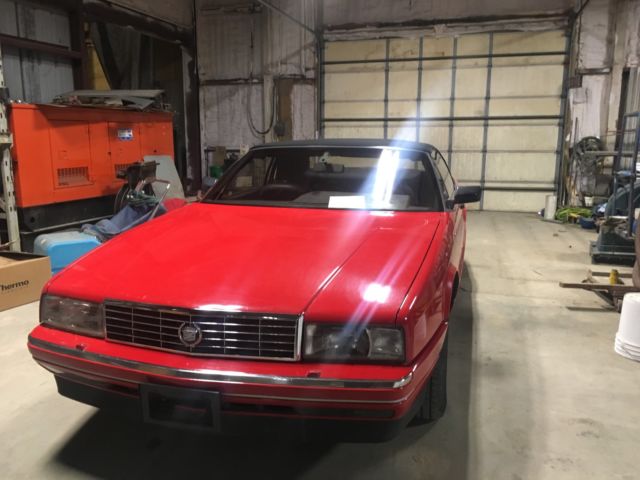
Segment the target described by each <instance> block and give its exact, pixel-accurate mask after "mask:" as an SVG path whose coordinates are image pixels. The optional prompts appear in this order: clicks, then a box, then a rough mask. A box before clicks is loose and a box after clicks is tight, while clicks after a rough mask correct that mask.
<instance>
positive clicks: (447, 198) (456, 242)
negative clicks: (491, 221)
mask: <svg viewBox="0 0 640 480" xmlns="http://www.w3.org/2000/svg"><path fill="white" fill-rule="evenodd" d="M431 156H432V161H433V165H434V167H435V174H436V178H437V179H438V183H439V184H440V188H441V190H442V195H443V199H444V209H445V212H446V213H447V226H446V228H447V230H446V233H445V235H446V244H447V245H448V246H449V272H448V278H447V284H448V285H447V286H448V287H449V289H448V290H449V292H451V289H452V288H453V281H454V279H455V276H456V274H458V275H461V274H462V268H463V265H462V264H463V261H464V245H465V236H466V230H465V222H466V216H467V212H466V207H465V206H464V205H453V204H452V200H453V197H454V195H455V191H456V188H457V184H456V181H455V180H454V179H453V176H452V175H451V171H450V170H449V165H447V162H446V160H445V159H444V157H443V156H442V154H441V153H440V152H439V151H438V150H437V149H434V150H433V152H432V154H431Z"/></svg>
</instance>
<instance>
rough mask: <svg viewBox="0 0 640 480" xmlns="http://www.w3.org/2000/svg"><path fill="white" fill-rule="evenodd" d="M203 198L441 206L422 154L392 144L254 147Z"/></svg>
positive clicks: (360, 206)
mask: <svg viewBox="0 0 640 480" xmlns="http://www.w3.org/2000/svg"><path fill="white" fill-rule="evenodd" d="M205 201H206V202H215V203H239V204H248V205H276V206H290V207H300V208H338V209H368V210H440V209H441V205H442V200H441V196H440V191H439V189H438V187H437V184H436V182H435V177H434V173H433V170H432V167H431V164H430V162H429V159H428V158H427V155H426V153H424V152H420V151H415V150H405V149H398V148H393V147H389V148H354V147H283V148H275V147H274V148H258V149H255V150H252V151H250V152H249V153H248V154H247V155H246V156H245V157H243V158H242V159H240V160H239V161H238V162H237V163H236V164H234V165H233V166H232V167H230V169H229V170H228V171H227V172H226V173H225V175H223V177H222V178H221V180H220V182H218V184H216V186H215V187H214V188H213V189H212V190H211V191H210V192H209V194H208V195H207V196H206V198H205Z"/></svg>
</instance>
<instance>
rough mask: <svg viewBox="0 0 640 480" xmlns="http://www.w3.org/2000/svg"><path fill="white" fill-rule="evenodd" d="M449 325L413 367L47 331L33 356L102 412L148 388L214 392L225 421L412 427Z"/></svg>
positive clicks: (38, 333) (65, 390)
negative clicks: (160, 347) (183, 348)
mask: <svg viewBox="0 0 640 480" xmlns="http://www.w3.org/2000/svg"><path fill="white" fill-rule="evenodd" d="M446 329H447V325H446V324H443V325H442V326H441V328H440V329H439V330H438V332H437V334H436V335H435V336H434V338H433V339H432V340H431V342H430V343H429V344H428V345H427V346H426V348H425V349H424V350H423V352H422V353H421V354H420V355H419V357H418V358H417V359H416V360H415V361H414V362H413V363H412V364H411V365H402V366H381V365H348V364H329V363H326V364H320V363H304V362H295V363H284V362H264V361H263V362H260V361H243V360H234V359H229V358H211V357H209V358H202V357H185V356H182V355H179V354H174V353H167V352H161V351H154V350H149V349H145V348H141V347H135V346H129V345H122V344H116V343H112V342H107V341H105V340H103V339H97V338H91V337H86V336H82V335H76V334H73V333H69V332H64V331H60V330H55V329H52V328H49V327H45V326H41V325H40V326H38V327H36V328H35V329H34V330H33V331H32V332H31V334H30V335H29V342H28V346H29V350H30V352H31V354H32V355H33V358H34V359H35V360H36V362H38V363H39V364H40V365H41V366H43V367H44V368H46V369H47V370H49V371H50V372H52V373H53V374H54V375H55V376H56V381H57V384H58V389H59V391H60V393H61V394H62V395H65V396H67V397H70V398H74V399H76V400H79V401H82V402H84V403H88V404H91V405H94V406H97V407H103V406H108V404H114V403H116V404H118V403H122V402H123V401H126V402H127V403H128V404H129V405H132V404H138V405H140V403H141V399H142V397H141V391H142V390H143V388H144V386H146V385H164V386H166V387H167V388H171V387H178V388H179V389H184V391H185V394H188V392H196V391H199V392H216V393H215V394H216V395H217V396H218V398H219V406H220V413H221V414H222V416H225V417H226V416H278V417H295V418H303V419H335V420H357V421H359V422H362V421H371V422H382V423H389V424H394V425H395V424H398V423H400V424H402V425H404V424H405V423H407V422H408V421H409V420H410V419H411V417H412V416H413V413H414V412H415V408H416V407H417V406H419V404H420V400H421V399H422V398H423V395H424V388H423V387H424V384H425V382H426V380H427V378H428V377H429V375H430V374H431V371H432V369H433V367H434V365H435V363H436V361H437V359H438V355H439V353H440V349H441V348H442V343H443V341H444V337H445V333H446Z"/></svg>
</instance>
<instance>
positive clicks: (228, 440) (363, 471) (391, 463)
mask: <svg viewBox="0 0 640 480" xmlns="http://www.w3.org/2000/svg"><path fill="white" fill-rule="evenodd" d="M472 289H473V282H472V276H471V272H470V270H469V268H468V266H467V267H466V271H465V275H464V278H463V280H462V282H461V289H460V291H459V294H458V297H457V300H456V305H455V307H454V310H453V313H452V317H451V319H450V320H451V321H450V337H449V365H448V399H449V400H448V407H447V411H446V413H445V415H444V417H443V418H441V419H440V420H439V421H437V422H435V423H433V424H429V425H422V426H419V425H416V426H413V425H410V426H409V427H407V428H406V429H405V430H404V431H402V432H401V433H400V434H399V435H398V436H397V437H396V438H394V439H393V440H391V441H388V442H385V443H346V442H340V441H336V440H335V439H331V438H323V439H309V438H307V439H306V440H302V439H304V437H305V433H304V432H300V431H298V430H297V429H296V428H289V429H287V428H286V427H284V428H280V429H279V430H274V431H273V432H264V431H263V432H261V433H260V435H253V434H245V435H243V436H217V437H216V436H211V435H199V434H196V433H192V432H188V431H181V430H169V429H165V428H161V427H156V426H150V425H145V424H142V423H138V422H130V421H127V420H124V419H122V418H119V417H118V416H114V415H112V414H109V413H106V412H97V413H96V414H95V415H94V416H93V417H91V418H90V419H89V421H88V422H87V423H85V424H84V425H83V426H82V427H81V428H80V429H79V430H78V431H77V432H76V433H75V434H74V435H73V436H72V437H71V438H69V440H68V441H67V443H66V444H65V445H64V446H63V447H62V449H61V450H60V451H59V452H58V453H57V455H56V456H55V457H54V458H53V459H52V462H54V463H57V464H58V465H57V468H58V469H59V468H60V466H64V467H66V468H69V469H71V470H75V471H79V472H82V473H84V474H87V475H90V476H92V477H98V478H105V479H123V478H136V479H140V478H157V479H161V478H219V479H224V478H278V479H298V478H323V479H332V478H356V477H359V478H366V479H367V480H371V479H387V478H421V479H423V478H429V479H431V478H434V479H437V478H442V479H464V478H466V477H467V473H468V472H467V468H468V464H469V458H468V456H469V410H470V403H471V391H470V385H471V371H472V368H471V367H472V348H473V328H472V327H473V317H474V315H473V307H472V299H471V291H472Z"/></svg>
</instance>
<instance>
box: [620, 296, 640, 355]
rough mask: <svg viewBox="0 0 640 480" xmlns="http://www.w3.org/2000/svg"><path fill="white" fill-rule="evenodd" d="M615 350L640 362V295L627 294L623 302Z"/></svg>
mask: <svg viewBox="0 0 640 480" xmlns="http://www.w3.org/2000/svg"><path fill="white" fill-rule="evenodd" d="M614 349H615V351H616V353H618V354H620V355H622V356H623V357H627V358H630V359H632V360H635V361H637V362H640V293H627V294H626V295H625V296H624V299H623V300H622V312H621V313H620V324H619V325H618V333H617V334H616V341H615V345H614Z"/></svg>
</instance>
